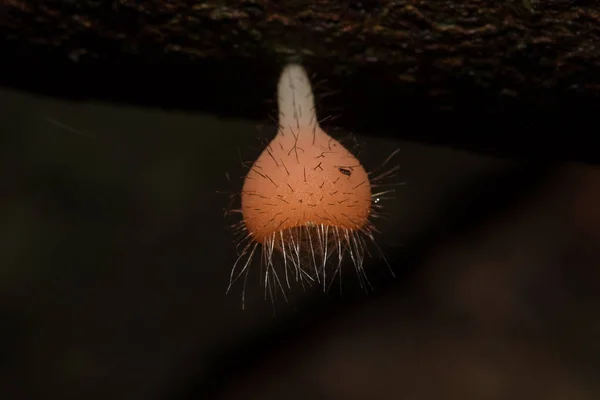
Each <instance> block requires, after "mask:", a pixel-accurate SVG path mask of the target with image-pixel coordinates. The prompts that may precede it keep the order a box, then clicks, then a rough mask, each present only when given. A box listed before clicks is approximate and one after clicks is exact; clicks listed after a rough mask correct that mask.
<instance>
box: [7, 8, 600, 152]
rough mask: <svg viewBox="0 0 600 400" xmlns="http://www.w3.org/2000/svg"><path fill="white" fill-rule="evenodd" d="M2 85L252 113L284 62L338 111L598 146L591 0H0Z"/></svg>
mask: <svg viewBox="0 0 600 400" xmlns="http://www.w3.org/2000/svg"><path fill="white" fill-rule="evenodd" d="M0 7H1V8H0V10H1V11H0V12H1V14H0V37H1V38H2V39H0V40H1V42H0V43H1V46H2V50H1V54H2V61H1V66H0V72H1V74H0V75H1V77H2V81H1V82H2V83H3V84H5V85H11V86H15V87H19V88H25V89H29V90H34V91H37V92H45V93H49V94H52V95H61V96H76V97H86V98H100V99H106V100H110V101H125V102H134V103H144V104H150V105H156V106H161V107H176V108H187V109H195V110H204V111H209V112H213V113H218V114H222V115H231V116H239V117H249V118H254V119H264V118H265V117H266V115H267V112H268V111H269V110H272V109H273V107H274V104H266V103H265V100H266V99H271V98H273V97H274V95H273V94H274V88H275V80H276V79H277V75H278V73H279V68H280V67H281V64H282V63H283V62H285V61H286V59H288V58H289V57H292V56H293V57H296V58H299V59H300V60H301V61H302V62H303V63H304V64H306V65H307V66H308V68H309V69H310V70H311V71H312V72H315V73H316V74H317V75H318V76H319V77H322V78H327V79H328V86H329V87H331V88H335V89H339V91H340V92H339V94H338V96H336V97H335V98H334V99H332V100H329V101H327V100H325V99H324V100H323V101H322V104H321V110H322V111H323V112H327V111H328V110H330V109H331V106H332V105H335V106H338V107H339V108H340V111H341V112H340V113H341V118H340V119H338V120H337V121H336V124H337V125H339V126H341V127H344V128H347V129H349V130H352V131H355V132H358V133H365V134H389V135H396V136H400V137H403V138H407V139H413V140H422V141H428V142H435V143H439V144H447V145H453V146H457V147H464V148H467V149H472V150H477V151H486V152H487V151H491V152H495V153H500V154H507V155H513V156H527V157H531V156H534V157H535V156H537V155H546V156H549V157H552V158H560V159H577V160H588V161H589V160H599V159H600V157H598V156H596V155H595V153H596V151H595V150H594V148H593V147H591V143H592V140H593V139H594V136H596V135H597V132H600V123H599V122H597V118H595V115H596V113H597V112H598V111H599V107H598V104H599V101H600V6H599V5H598V2H596V1H590V0H587V1H585V0H579V1H574V0H543V1H542V0H436V1H432V0H387V1H385V0H380V1H376V0H362V1H356V2H349V1H347V0H320V1H319V0H312V1H296V0H288V1H276V0H254V1H252V0H247V1H216V0H215V1H204V2H201V1H192V0H155V1H134V0H113V1H102V0H63V1H58V0H56V1H50V0H46V1H35V0H4V3H3V5H2V6H0Z"/></svg>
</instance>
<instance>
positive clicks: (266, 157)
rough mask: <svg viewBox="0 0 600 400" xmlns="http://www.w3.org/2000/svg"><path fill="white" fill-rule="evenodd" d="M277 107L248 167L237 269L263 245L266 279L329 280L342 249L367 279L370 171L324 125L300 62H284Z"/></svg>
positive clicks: (286, 281) (281, 284)
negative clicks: (275, 122)
mask: <svg viewBox="0 0 600 400" xmlns="http://www.w3.org/2000/svg"><path fill="white" fill-rule="evenodd" d="M278 108H279V130H278V132H277V135H276V136H275V138H274V139H273V140H272V141H271V142H270V143H269V144H268V145H267V146H266V148H265V149H264V150H263V152H262V153H261V154H260V156H259V157H258V159H257V160H256V161H255V162H254V164H253V165H252V167H251V168H250V171H249V172H248V174H247V176H246V179H245V181H244V185H243V189H242V192H241V213H242V216H243V225H244V227H245V232H246V240H247V241H246V243H245V246H244V247H243V251H242V254H241V255H240V258H238V260H237V262H236V266H237V265H243V266H241V267H240V268H239V269H240V270H239V271H238V274H237V277H239V276H241V274H242V273H244V271H246V272H247V268H248V266H249V264H250V262H251V260H252V258H253V255H254V254H255V252H256V249H257V247H260V248H261V253H262V257H261V259H262V265H263V267H266V270H265V276H264V281H265V284H266V285H267V286H268V285H269V283H270V279H271V278H272V279H273V281H272V282H275V284H276V285H277V286H279V287H281V289H283V287H284V286H288V287H289V285H290V279H292V280H293V279H294V277H295V280H297V281H300V282H313V281H322V282H323V285H325V279H326V277H327V275H328V272H327V269H328V264H329V263H331V260H333V262H334V264H335V265H337V267H336V268H335V269H334V272H338V273H340V274H341V270H340V266H341V263H342V259H343V258H344V256H345V255H346V256H347V258H348V259H351V260H352V262H353V263H354V266H355V268H356V270H357V272H358V273H359V277H360V278H361V279H363V280H362V281H365V282H368V281H366V276H365V275H364V271H363V269H362V263H363V259H364V254H365V251H366V241H365V238H368V239H370V240H371V241H373V236H372V228H371V224H370V222H369V217H370V215H371V211H372V198H373V197H372V193H371V182H370V181H369V174H368V173H367V172H366V171H365V169H364V168H363V166H362V165H361V163H360V162H359V161H358V159H357V158H356V157H355V156H354V155H352V154H351V153H350V151H348V150H347V149H346V148H345V147H344V146H343V145H342V144H341V143H340V142H339V141H337V140H335V139H334V138H332V137H331V136H329V135H328V134H327V133H326V132H325V131H324V130H323V129H322V128H321V127H320V126H319V123H318V120H317V115H316V111H315V107H314V98H313V93H312V88H311V85H310V81H309V79H308V77H307V75H306V72H305V70H304V68H303V67H302V66H300V65H297V64H291V65H288V66H286V67H285V68H284V70H283V72H282V74H281V78H280V80H279V83H278ZM373 243H374V242H373ZM276 256H277V257H280V259H281V260H282V261H283V262H282V263H281V265H282V268H283V269H280V268H279V267H278V268H276V265H275V263H274V261H273V259H274V258H275V257H276ZM244 257H246V259H244ZM242 260H244V261H243V262H242ZM236 266H234V269H233V270H232V275H231V278H232V281H234V280H235V279H234V274H235V272H236ZM278 271H279V272H278ZM280 275H281V277H280ZM237 277H236V279H237ZM362 281H361V282H362ZM324 287H325V286H324Z"/></svg>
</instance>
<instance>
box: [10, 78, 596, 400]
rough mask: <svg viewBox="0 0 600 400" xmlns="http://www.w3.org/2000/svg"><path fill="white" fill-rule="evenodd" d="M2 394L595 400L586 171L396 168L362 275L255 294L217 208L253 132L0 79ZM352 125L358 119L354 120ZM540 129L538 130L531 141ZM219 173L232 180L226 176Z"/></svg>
mask: <svg viewBox="0 0 600 400" xmlns="http://www.w3.org/2000/svg"><path fill="white" fill-rule="evenodd" d="M0 105H1V106H0V131H1V132H2V134H1V135H0V164H1V168H0V175H1V177H0V178H1V182H2V186H1V189H0V219H1V221H2V224H0V236H1V240H0V398H2V399H42V398H62V399H70V398H74V399H75V398H85V399H109V398H114V399H128V400H135V399H262V400H265V399H281V398H285V399H290V400H293V399H440V398H445V399H509V398H510V399H569V400H578V399H582V400H583V399H598V398H600V379H598V377H599V376H600V342H599V341H598V340H597V338H598V337H599V335H600V314H599V313H598V311H597V310H598V308H599V306H600V291H599V290H598V287H599V285H600V269H599V268H598V267H599V266H600V207H599V206H598V205H599V204H600V169H598V168H597V167H593V166H586V165H582V164H560V165H556V164H552V165H550V164H541V163H531V162H529V163H528V162H525V161H522V160H509V159H501V158H495V157H491V156H486V155H481V154H474V153H468V152H463V151H460V150H456V149H449V148H441V147H432V146H427V145H423V144H418V143H413V142H405V141H398V140H395V139H393V138H385V139H383V138H377V137H373V136H361V134H360V132H357V133H356V134H357V138H358V141H359V142H360V144H361V147H360V149H361V153H360V158H361V160H362V161H363V163H364V164H365V165H366V166H367V167H368V168H376V167H378V166H379V164H380V163H381V161H382V160H383V159H385V158H386V157H387V156H388V155H389V154H390V153H391V152H392V151H393V150H395V149H397V148H398V149H400V151H399V153H398V155H397V156H396V157H395V159H394V163H397V164H399V165H400V170H399V176H398V182H406V184H405V185H403V186H400V187H398V190H397V195H396V198H395V199H394V200H391V201H388V202H386V203H385V204H386V209H385V212H386V213H387V214H388V218H387V219H386V220H383V221H380V223H379V225H378V227H379V229H380V231H381V234H380V235H379V237H378V239H379V242H378V243H379V244H380V246H381V247H382V250H383V252H384V253H385V255H386V256H387V259H388V260H389V262H390V264H391V266H392V268H393V270H394V272H395V274H396V278H395V279H394V278H392V277H391V276H390V274H389V272H388V271H387V267H386V266H385V264H384V263H383V262H382V260H380V259H372V260H369V261H368V263H367V274H369V277H371V278H372V282H373V285H374V287H375V290H374V292H372V293H369V294H367V293H365V292H364V291H363V290H362V289H361V288H360V287H359V286H358V284H357V281H356V277H355V276H354V275H353V274H345V278H344V279H345V281H344V282H343V285H344V291H343V293H342V294H340V293H339V291H337V290H332V291H331V292H330V293H327V294H323V293H322V292H320V291H319V290H315V291H307V292H297V293H294V294H293V300H292V301H291V302H290V304H281V302H279V303H278V304H276V307H275V310H274V308H273V307H272V304H271V303H270V301H268V300H267V301H265V300H264V298H263V291H262V288H261V287H260V283H259V280H258V276H255V278H254V279H253V277H252V276H251V278H250V280H249V282H248V289H247V292H246V309H245V310H242V309H241V297H240V295H241V287H240V286H239V285H238V286H236V287H234V289H233V291H232V292H231V293H230V294H228V295H226V294H225V289H226V288H227V283H228V280H229V273H230V268H231V266H232V264H233V263H234V261H235V258H236V255H235V247H234V244H233V242H232V240H233V236H232V234H231V232H230V231H229V230H228V228H227V225H228V224H229V223H231V222H230V221H229V222H228V221H227V220H226V219H224V217H223V214H224V208H226V207H227V205H228V203H229V198H228V196H227V195H224V194H222V193H219V192H228V191H235V190H236V189H239V187H240V186H241V183H242V174H243V172H242V168H241V165H240V154H242V157H244V158H245V159H252V157H254V156H255V155H256V154H257V153H258V151H260V150H261V145H260V140H259V138H266V139H268V138H269V137H270V135H271V134H272V133H271V132H270V131H269V129H263V130H260V129H257V127H256V126H255V123H254V122H250V121H244V120H233V119H223V118H216V117H214V116H210V115H203V114H201V113H191V112H188V113H181V112H176V111H166V110H161V109H157V108H149V107H147V108H139V107H132V106H124V105H111V104H105V103H95V102H72V101H64V100H58V99H53V98H48V97H40V96H35V95H32V94H27V93H23V92H17V91H13V90H8V89H2V90H0ZM364 133H368V132H364ZM542 147H543V142H542V141H540V148H542ZM228 177H229V178H230V179H228Z"/></svg>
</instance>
